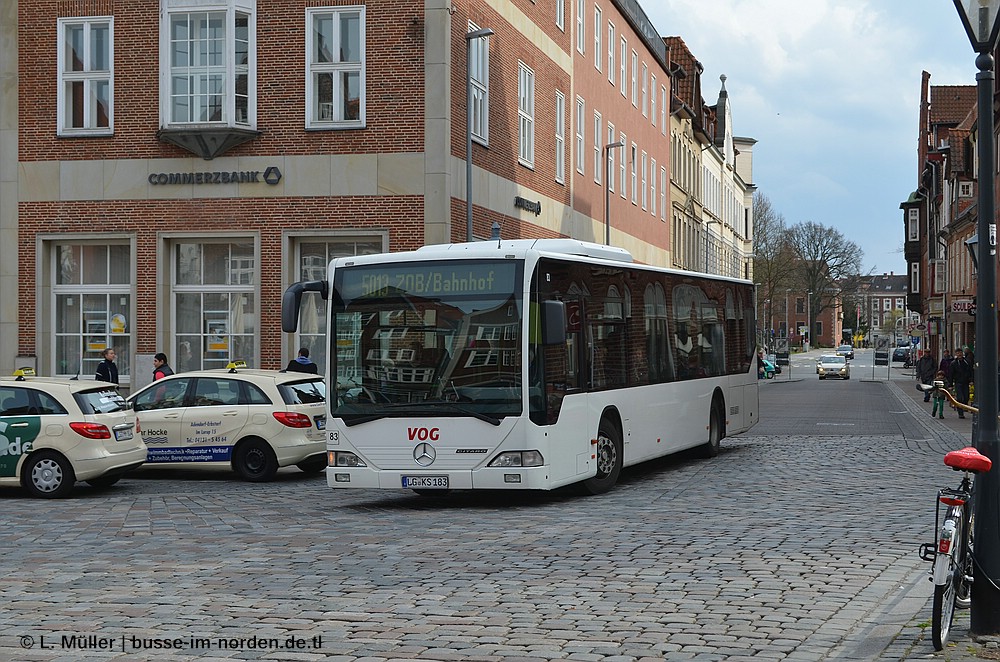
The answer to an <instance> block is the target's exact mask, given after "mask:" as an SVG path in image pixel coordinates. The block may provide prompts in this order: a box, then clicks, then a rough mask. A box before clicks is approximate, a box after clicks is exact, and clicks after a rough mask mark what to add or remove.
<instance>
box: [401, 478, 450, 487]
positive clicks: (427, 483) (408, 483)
mask: <svg viewBox="0 0 1000 662" xmlns="http://www.w3.org/2000/svg"><path fill="white" fill-rule="evenodd" d="M403 487H409V488H417V489H423V490H446V489H448V477H447V476H403Z"/></svg>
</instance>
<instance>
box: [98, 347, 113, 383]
mask: <svg viewBox="0 0 1000 662" xmlns="http://www.w3.org/2000/svg"><path fill="white" fill-rule="evenodd" d="M101 356H103V357H104V360H103V361H101V362H100V363H98V364H97V374H95V375H94V379H95V380H97V381H99V382H111V383H112V384H114V385H115V386H117V385H118V366H116V365H115V350H114V348H113V347H105V348H104V349H103V350H101Z"/></svg>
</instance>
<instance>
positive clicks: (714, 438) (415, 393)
mask: <svg viewBox="0 0 1000 662" xmlns="http://www.w3.org/2000/svg"><path fill="white" fill-rule="evenodd" d="M304 292H319V293H321V295H322V296H323V298H324V299H327V301H326V309H327V325H326V329H327V334H328V339H329V350H328V353H327V356H328V358H327V362H326V373H325V374H326V375H327V378H328V380H329V393H330V396H329V397H328V398H327V407H328V416H327V428H328V437H327V456H328V458H327V459H328V469H327V474H326V475H327V482H328V483H329V485H330V487H334V488H350V487H355V488H391V489H402V488H408V489H412V490H415V491H416V492H418V493H421V494H428V493H438V494H439V493H441V491H444V490H455V489H461V490H468V489H532V490H550V489H553V488H557V487H560V486H563V485H569V484H572V483H579V484H580V485H581V486H582V487H583V489H584V490H585V491H586V492H588V493H591V494H598V493H601V492H605V491H607V490H609V489H611V488H612V487H613V486H614V484H615V483H616V481H617V480H618V476H619V473H620V472H621V469H622V467H626V466H629V465H632V464H636V463H639V462H643V461H646V460H650V459H653V458H657V457H661V456H664V455H668V454H670V453H675V452H677V451H680V450H684V449H688V448H699V449H700V451H701V454H703V455H704V456H706V457H712V456H714V455H716V454H717V453H718V452H719V443H720V441H721V440H722V439H723V438H724V437H726V436H727V435H731V434H734V433H738V432H743V431H745V430H747V429H748V428H750V426H752V425H754V424H755V423H756V422H757V416H758V395H757V368H756V358H755V352H754V350H755V338H754V328H755V318H754V310H755V306H754V290H753V283H751V282H749V281H745V280H733V279H726V278H721V277H713V276H707V275H704V274H697V273H691V272H685V271H677V270H666V269H661V268H654V267H649V266H642V265H638V264H633V263H632V258H631V256H630V255H629V254H628V252H627V251H624V250H622V249H618V248H613V247H608V246H601V245H597V244H590V243H585V242H580V241H575V240H569V239H539V240H513V241H500V240H493V241H481V242H474V243H465V244H449V245H443V246H426V247H423V248H420V249H419V250H416V251H413V252H408V253H392V254H383V255H365V256H356V257H345V258H338V259H335V260H333V261H332V262H331V263H330V267H329V271H328V274H327V280H324V281H310V282H303V283H295V284H294V285H292V286H291V287H289V288H288V290H287V291H286V292H285V295H284V298H283V300H282V328H283V329H284V331H286V332H294V331H295V330H296V328H297V323H298V318H299V308H300V304H301V298H302V294H303V293H304Z"/></svg>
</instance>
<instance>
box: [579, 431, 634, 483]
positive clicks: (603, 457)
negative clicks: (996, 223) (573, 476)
mask: <svg viewBox="0 0 1000 662" xmlns="http://www.w3.org/2000/svg"><path fill="white" fill-rule="evenodd" d="M623 453H624V450H623V448H622V433H621V432H620V431H619V430H618V427H617V426H616V425H614V424H613V423H612V422H611V421H609V420H607V419H603V420H601V424H600V425H599V426H598V428H597V453H596V455H597V475H596V476H594V477H593V478H588V479H587V480H585V481H583V489H584V491H585V492H586V493H587V494H604V493H605V492H607V491H608V490H610V489H611V488H612V487H614V486H615V483H617V482H618V475H619V474H621V472H622V455H623Z"/></svg>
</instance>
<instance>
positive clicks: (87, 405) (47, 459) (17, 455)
mask: <svg viewBox="0 0 1000 662" xmlns="http://www.w3.org/2000/svg"><path fill="white" fill-rule="evenodd" d="M33 375H34V371H33V370H18V371H17V373H15V378H7V379H0V485H20V486H21V487H23V488H24V489H26V490H27V491H28V492H29V493H30V494H31V495H32V496H36V497H42V498H61V497H65V496H68V495H69V494H70V492H72V491H73V486H74V484H75V483H76V481H86V482H87V483H89V484H90V485H91V486H93V487H98V488H106V487H110V486H111V485H114V484H115V483H116V482H118V480H119V479H120V478H121V477H122V476H123V475H125V474H126V473H128V472H129V471H132V470H133V469H135V468H137V467H138V466H139V465H141V464H142V463H143V462H145V461H146V445H145V444H143V443H142V439H141V438H140V437H139V435H138V434H136V431H135V416H134V415H133V414H132V412H130V411H128V407H127V405H126V403H125V399H124V398H122V396H121V395H119V394H118V391H117V390H115V387H114V385H112V384H105V383H103V382H94V381H89V380H87V381H78V380H70V379H56V378H50V377H35V376H33Z"/></svg>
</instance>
